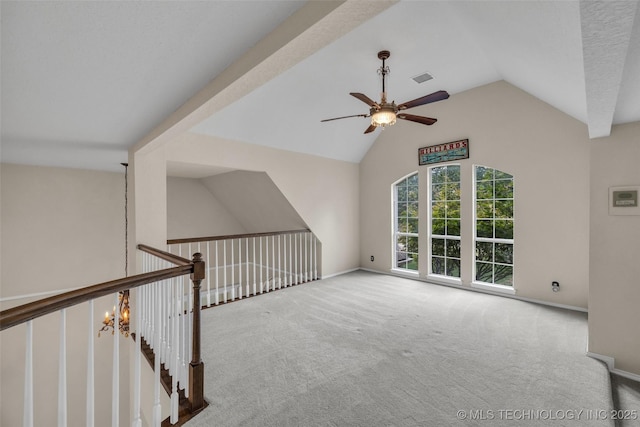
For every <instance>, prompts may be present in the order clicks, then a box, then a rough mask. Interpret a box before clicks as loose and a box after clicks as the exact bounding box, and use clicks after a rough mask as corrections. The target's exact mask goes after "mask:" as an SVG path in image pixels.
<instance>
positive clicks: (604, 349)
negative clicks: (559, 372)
mask: <svg viewBox="0 0 640 427" xmlns="http://www.w3.org/2000/svg"><path fill="white" fill-rule="evenodd" d="M590 146H591V236H590V237H591V239H590V245H589V247H590V269H589V273H590V284H589V351H591V352H593V353H597V354H601V355H605V356H609V357H613V358H615V367H616V368H617V369H622V370H624V371H628V372H633V373H636V374H638V375H640V335H639V334H638V325H640V309H638V304H639V302H640V262H639V261H640V216H612V215H609V211H608V206H609V187H613V186H628V185H637V186H640V123H638V122H636V123H631V124H627V125H620V126H615V127H614V128H613V130H612V133H611V136H609V137H608V138H600V139H596V140H593V141H592V142H591V143H590Z"/></svg>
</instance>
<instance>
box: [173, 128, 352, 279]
mask: <svg viewBox="0 0 640 427" xmlns="http://www.w3.org/2000/svg"><path fill="white" fill-rule="evenodd" d="M166 150H167V151H166V158H167V159H171V161H175V162H181V163H191V164H194V165H214V166H220V167H225V168H230V169H242V170H251V171H262V172H266V173H267V174H268V176H269V177H270V178H271V180H272V181H273V182H274V184H275V185H276V186H277V188H278V189H279V190H280V191H281V192H282V194H283V195H284V196H285V197H286V199H287V200H288V201H289V203H291V206H292V207H293V208H294V209H295V211H296V212H297V213H298V214H299V215H300V217H301V218H302V220H303V221H304V222H305V223H306V224H307V225H308V226H309V228H310V229H311V230H312V231H313V232H314V233H315V234H316V236H317V237H318V239H319V240H320V241H321V242H322V274H323V276H327V275H332V274H336V273H340V272H344V271H348V270H351V269H354V268H357V267H358V266H359V259H360V258H359V245H358V242H359V226H358V222H359V207H358V203H359V200H358V191H359V185H358V165H357V164H355V163H349V162H343V161H337V160H331V159H326V158H322V157H317V156H310V155H305V154H299V153H294V152H290V151H282V150H276V149H272V148H267V147H261V146H255V145H250V144H244V143H240V142H232V141H225V140H219V139H216V138H212V137H207V136H202V135H196V134H185V135H184V136H182V137H180V138H177V139H176V140H175V141H173V142H172V143H170V144H167V146H166Z"/></svg>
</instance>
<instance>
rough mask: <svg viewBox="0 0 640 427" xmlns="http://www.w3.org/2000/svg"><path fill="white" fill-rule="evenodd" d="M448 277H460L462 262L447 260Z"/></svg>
mask: <svg viewBox="0 0 640 427" xmlns="http://www.w3.org/2000/svg"><path fill="white" fill-rule="evenodd" d="M447 276H451V277H460V260H459V259H450V258H447Z"/></svg>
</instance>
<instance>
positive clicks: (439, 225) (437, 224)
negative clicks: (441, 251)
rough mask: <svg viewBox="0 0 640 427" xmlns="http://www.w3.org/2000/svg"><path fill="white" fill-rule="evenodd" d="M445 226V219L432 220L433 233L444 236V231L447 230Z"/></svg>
mask: <svg viewBox="0 0 640 427" xmlns="http://www.w3.org/2000/svg"><path fill="white" fill-rule="evenodd" d="M444 226H445V220H444V219H433V220H432V221H431V233H433V234H437V235H440V236H444V232H445V229H444Z"/></svg>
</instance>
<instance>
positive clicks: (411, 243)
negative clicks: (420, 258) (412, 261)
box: [407, 236, 418, 253]
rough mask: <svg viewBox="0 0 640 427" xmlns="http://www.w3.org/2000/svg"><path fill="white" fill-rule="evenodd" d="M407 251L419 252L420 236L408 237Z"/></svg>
mask: <svg viewBox="0 0 640 427" xmlns="http://www.w3.org/2000/svg"><path fill="white" fill-rule="evenodd" d="M407 252H415V253H418V238H417V237H410V236H408V237H407Z"/></svg>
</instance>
